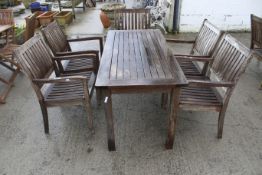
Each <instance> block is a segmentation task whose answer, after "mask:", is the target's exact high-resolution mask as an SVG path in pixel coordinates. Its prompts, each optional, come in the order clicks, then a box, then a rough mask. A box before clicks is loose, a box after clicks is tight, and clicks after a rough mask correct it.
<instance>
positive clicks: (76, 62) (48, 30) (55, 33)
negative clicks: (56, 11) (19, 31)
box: [41, 21, 103, 71]
mask: <svg viewBox="0 0 262 175" xmlns="http://www.w3.org/2000/svg"><path fill="white" fill-rule="evenodd" d="M41 32H42V34H43V36H44V38H45V40H46V42H47V43H48V45H49V46H50V48H51V50H52V52H53V54H54V55H56V56H62V55H64V56H65V55H74V54H83V53H91V54H98V52H97V51H94V50H84V51H72V50H71V47H70V44H69V43H70V42H80V41H90V40H98V41H99V46H100V54H102V52H103V37H85V38H77V39H67V36H66V35H65V33H64V32H63V30H62V29H61V27H60V26H59V24H58V23H57V22H56V21H54V22H52V23H50V24H49V25H48V26H46V27H45V28H43V29H42V30H41ZM97 56H98V55H97ZM89 63H90V60H89V59H88V58H87V59H73V60H70V61H69V63H68V65H67V66H68V67H67V69H69V68H71V69H79V68H81V67H83V65H88V64H89ZM58 66H59V67H60V69H61V71H63V65H62V63H61V62H60V61H59V60H58Z"/></svg>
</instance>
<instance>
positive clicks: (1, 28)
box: [0, 25, 12, 33]
mask: <svg viewBox="0 0 262 175" xmlns="http://www.w3.org/2000/svg"><path fill="white" fill-rule="evenodd" d="M11 28H12V25H0V33H2V32H5V31H7V30H9V29H11Z"/></svg>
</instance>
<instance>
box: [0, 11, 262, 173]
mask: <svg viewBox="0 0 262 175" xmlns="http://www.w3.org/2000/svg"><path fill="white" fill-rule="evenodd" d="M99 13H100V12H99V8H95V9H93V10H89V9H88V10H87V11H86V12H85V13H83V12H81V11H79V12H78V14H77V18H76V20H75V21H74V23H73V24H71V25H70V26H69V27H68V28H67V33H68V34H69V35H70V34H79V35H83V36H84V35H90V34H92V35H93V34H103V32H104V30H103V29H102V25H101V23H100V21H99ZM233 35H234V36H235V37H236V38H238V39H239V40H241V41H242V42H243V43H244V44H246V45H247V46H249V42H250V41H249V40H250V33H234V34H233ZM194 36H195V34H180V35H176V36H172V37H180V38H194ZM94 45H95V44H94ZM94 45H93V44H92V45H91V46H90V45H87V44H81V45H74V46H73V47H75V48H77V49H79V48H81V47H82V48H83V47H84V48H87V46H90V47H96V46H94ZM170 47H171V48H172V49H173V51H174V52H176V53H187V52H188V50H189V48H190V47H188V46H184V45H183V46H179V45H170ZM0 71H1V70H0ZM261 80H262V63H260V64H259V63H258V62H257V60H256V59H253V60H252V62H251V63H250V65H249V67H248V69H247V70H246V72H245V74H244V75H243V76H242V77H241V79H240V81H239V83H238V85H237V87H236V89H235V91H234V94H233V96H232V98H231V100H230V104H229V106H228V110H227V113H226V119H225V127H224V134H223V138H222V139H220V140H218V139H217V138H216V125H217V117H218V114H217V113H212V112H190V111H180V112H179V115H178V122H177V130H176V136H175V142H174V148H173V149H172V150H165V148H164V142H165V138H166V135H167V111H165V110H163V109H161V108H160V94H157V93H155V94H129V95H123V94H122V95H113V112H114V117H115V135H116V147H117V151H116V152H109V151H108V150H107V140H106V121H105V116H104V110H103V107H102V106H97V105H96V100H95V98H94V97H95V96H94V97H93V99H92V105H93V109H94V116H95V121H94V123H95V134H94V135H92V134H91V133H90V131H89V130H88V127H87V116H86V115H87V114H86V112H85V111H84V109H83V108H82V107H79V106H73V107H55V108H49V110H48V112H49V119H50V121H49V125H50V134H49V135H46V134H44V130H43V123H42V115H41V111H40V107H39V105H38V102H37V98H36V95H35V93H34V91H33V89H32V88H31V85H30V83H29V81H28V79H27V78H26V76H24V75H23V74H22V73H21V74H19V76H18V77H17V79H16V81H15V86H14V87H13V88H12V91H11V93H10V95H9V97H8V98H7V103H6V104H4V105H0V174H2V175H16V174H19V175H20V174H23V175H27V174H28V175H29V174H30V175H31V174H33V175H39V174H60V175H61V174H68V175H71V174H77V175H78V174H90V175H96V174H100V175H111V174H112V175H113V174H114V175H115V174H119V175H128V174H131V175H133V174H152V175H153V174H154V175H159V174H163V175H165V174H170V175H171V174H176V175H180V174H184V175H191V174H194V175H195V174H199V175H203V174H210V175H213V174H216V175H227V174H234V175H242V174H243V175H261V174H262V127H261V126H262V107H261V106H262V91H261V90H259V85H260V82H261Z"/></svg>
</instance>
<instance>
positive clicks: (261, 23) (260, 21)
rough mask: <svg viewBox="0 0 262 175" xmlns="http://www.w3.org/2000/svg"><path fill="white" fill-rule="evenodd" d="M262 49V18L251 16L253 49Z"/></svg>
mask: <svg viewBox="0 0 262 175" xmlns="http://www.w3.org/2000/svg"><path fill="white" fill-rule="evenodd" d="M255 46H257V47H258V48H262V18H260V17H258V16H255V15H253V14H251V46H250V48H251V49H254V48H255Z"/></svg>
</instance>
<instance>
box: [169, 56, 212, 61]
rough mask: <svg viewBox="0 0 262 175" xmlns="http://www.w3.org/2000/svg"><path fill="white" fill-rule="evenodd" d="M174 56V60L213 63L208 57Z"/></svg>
mask: <svg viewBox="0 0 262 175" xmlns="http://www.w3.org/2000/svg"><path fill="white" fill-rule="evenodd" d="M174 56H175V58H176V59H186V60H191V61H202V62H209V61H213V58H212V57H209V56H194V55H174Z"/></svg>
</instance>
